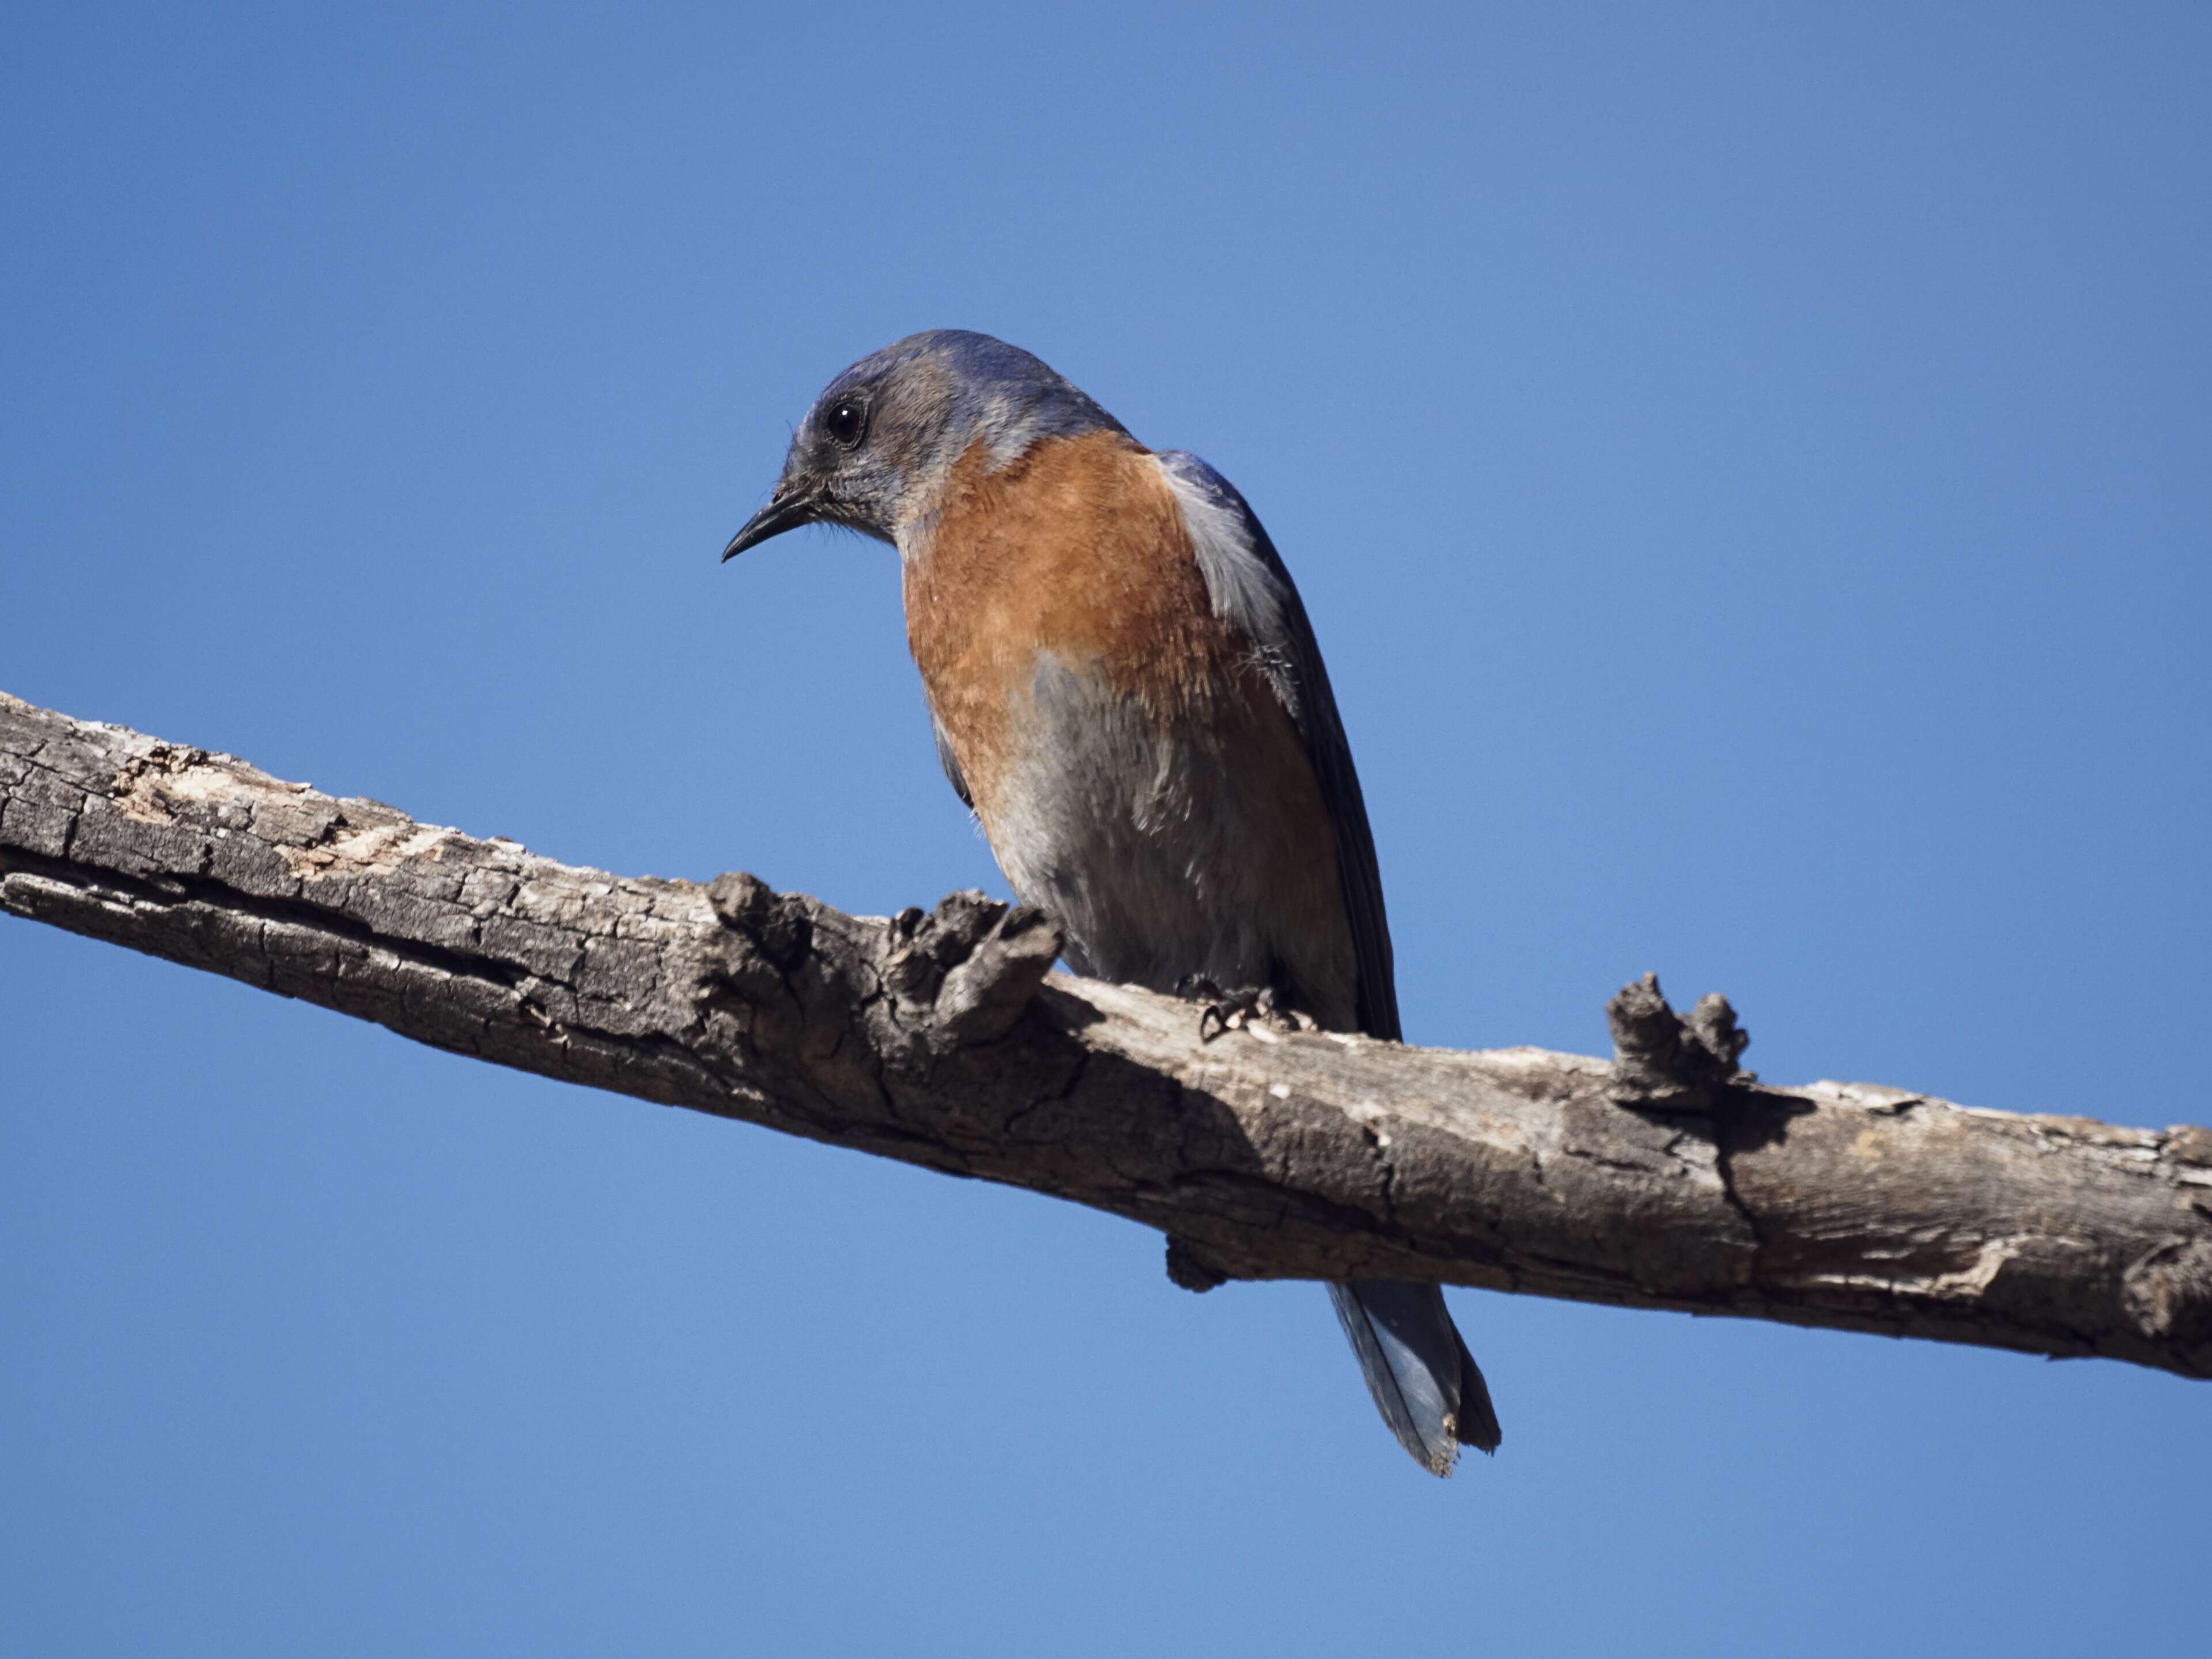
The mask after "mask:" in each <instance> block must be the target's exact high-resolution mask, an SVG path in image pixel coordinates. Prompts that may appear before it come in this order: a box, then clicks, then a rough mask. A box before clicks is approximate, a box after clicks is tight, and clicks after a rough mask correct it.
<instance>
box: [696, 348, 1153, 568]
mask: <svg viewBox="0 0 2212 1659" xmlns="http://www.w3.org/2000/svg"><path fill="white" fill-rule="evenodd" d="M1102 428H1103V429H1107V430H1111V431H1115V432H1119V431H1120V430H1121V422H1118V421H1116V420H1115V418H1114V417H1113V416H1111V415H1109V414H1108V413H1107V412H1106V411H1105V410H1103V409H1101V408H1099V407H1098V405H1097V404H1094V403H1092V402H1091V399H1090V398H1086V397H1085V396H1084V395H1083V393H1082V392H1079V391H1077V390H1076V389H1075V388H1074V387H1073V386H1070V385H1069V384H1068V383H1067V382H1066V380H1062V379H1061V378H1060V376H1059V375H1057V374H1054V373H1053V371H1052V370H1051V369H1050V368H1047V367H1046V366H1045V365H1044V364H1043V363H1042V362H1039V361H1038V360H1037V359H1036V358H1035V357H1032V356H1030V354H1029V353H1028V352H1026V351H1024V350H1023V349H1021V348H1020V347H1018V346H1011V345H1008V344H1007V343H1006V342H1005V341H1004V340H994V339H993V338H992V337H990V336H989V335H987V334H973V333H970V332H969V331H967V330H965V329H957V328H935V329H931V330H929V331H927V333H922V334H909V335H908V336H907V337H906V338H905V339H903V340H901V341H899V342H897V343H896V344H893V345H887V346H885V347H884V349H882V350H881V351H878V352H876V353H874V354H873V355H872V356H866V357H863V358H861V359H860V362H857V363H854V365H853V366H852V367H851V368H848V369H847V370H846V371H845V372H844V373H843V374H840V375H839V376H838V377H837V378H836V380H832V381H830V382H829V385H828V386H826V387H824V388H823V392H822V395H821V396H820V397H819V398H816V399H815V400H814V407H813V408H811V409H810V410H807V411H806V418H805V420H803V421H801V422H799V430H798V431H797V432H795V433H793V435H792V438H791V452H790V453H789V454H787V455H786V456H785V457H784V461H783V474H782V476H781V477H779V478H778V479H777V480H776V484H775V495H774V496H773V497H772V498H771V499H770V500H769V504H768V505H767V506H766V507H763V508H761V510H760V511H759V512H757V513H754V514H753V516H752V517H751V518H750V520H747V521H746V524H745V527H744V529H743V530H740V531H739V532H738V533H737V534H736V535H735V536H734V537H732V538H731V541H730V544H729V546H728V547H726V548H725V549H724V550H723V551H722V556H723V557H724V558H726V559H727V558H731V557H733V556H736V555H737V554H739V553H742V552H744V550H746V549H747V548H749V547H757V546H758V545H759V544H761V543H763V542H764V541H766V540H767V539H768V538H769V537H771V536H775V535H780V534H781V533H782V532H784V531H787V530H792V529H795V528H797V527H798V526H800V525H803V524H841V525H843V526H847V527H848V529H853V530H858V531H860V532H864V533H866V534H867V535H870V536H877V537H880V538H883V539H884V541H887V542H895V541H896V540H897V539H898V532H899V528H900V526H902V525H904V524H906V523H908V522H909V521H910V520H912V519H913V518H914V517H915V515H916V514H918V513H924V512H927V510H928V507H929V504H930V502H931V501H933V499H934V498H935V496H936V494H937V492H938V490H939V489H941V488H942V487H943V485H944V483H945V478H946V477H947V476H948V475H949V474H950V473H951V470H952V464H953V463H954V462H955V461H957V460H958V459H960V458H961V457H962V456H963V455H964V454H966V453H968V451H969V449H970V448H971V447H974V446H975V444H976V443H977V442H978V441H981V443H982V444H983V445H984V446H985V447H986V448H987V452H988V453H989V457H990V465H992V466H994V467H1000V466H1004V465H1007V464H1008V463H1009V462H1011V461H1012V460H1014V459H1017V458H1018V457H1019V456H1020V455H1021V454H1022V453H1023V452H1024V451H1025V450H1026V449H1028V448H1029V447H1030V445H1031V444H1033V443H1035V442H1036V441H1037V440H1039V439H1040V438H1070V437H1077V436H1079V435H1082V434H1083V433H1085V432H1096V431H1098V430H1101V429H1102Z"/></svg>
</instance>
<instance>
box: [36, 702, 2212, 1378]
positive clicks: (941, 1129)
mask: <svg viewBox="0 0 2212 1659" xmlns="http://www.w3.org/2000/svg"><path fill="white" fill-rule="evenodd" d="M0 908H4V909H6V910H8V911H9V912H12V913H13V914H15V915H19V916H24V917H27V918H30V919H32V920H33V921H44V922H48V923H51V924H52V925H53V926H56V927H65V928H68V929H70V930H71V931H73V932H76V933H86V934H89V935H91V936H92V937H94V938H96V939H107V940H110V941H112V942H113V943H115V944H118V945H129V946H131V947H132V948H133V949H135V950H139V951H147V952H149V953H150V954H152V955H155V956H159V957H167V958H168V959H169V960H171V961H173V962H181V963H185V964H187V965H188V966H191V967H195V968H204V969H209V970H210V971H212V972H216V973H220V974H226V975H229V976H230V977H232V978H234V979H239V980H243V981H246V983H248V984H252V985H258V986H260V987H263V988H264V989H266V990H270V991H275V992H277V993H278V994H282V995H285V996H291V997H298V998H300V999H301V1000H306V1001H309V1002H313V1003H317V1004H319V1005H321V1006H324V1007H327V1008H334V1009H337V1011H338V1012H342V1013H347V1014H352V1015H354V1016H356V1017H357V1018H362V1019H369V1020H374V1021H375V1022H377V1023H378V1024H381V1025H385V1026H387V1027H389V1028H390V1029H391V1030H394V1031H397V1032H398V1033H400V1034H401V1035H402V1036H409V1037H412V1038H414V1039H416V1041H418V1042H428V1043H430V1044H433V1045H435V1046H436V1047H438V1048H448V1049H452V1050H453V1051H455V1052H457V1053H460V1054H472V1055H475V1056H476V1057H477V1058H478V1059H482V1060H492V1061H494V1062H495V1063H498V1064H500V1065H505V1066H517V1067H520V1068H521V1069H523V1070H525V1071H531V1072H538V1073H544V1075H546V1076H548V1077H556V1078H561V1079H565V1080H567V1081H568V1082H572V1083H583V1084H589V1085H593V1086H595V1087H599V1088H604V1089H611V1090H614V1091H618V1092H621V1093H624V1094H631V1095H637V1096H640V1097H643V1098H645V1099H647V1100H654V1101H659V1102H662V1103H666V1104H669V1105H676V1106H686V1107H690V1108H692V1109H696V1110H699V1111H706V1112H712V1113H715V1114H718V1115H722V1116H726V1117H734V1118H742V1119H744V1120H746V1121H751V1122H756V1123H761V1124H764V1125H766V1126H768V1127H771V1128H775V1129H781V1130H785V1131H787V1132H789V1133H795V1134H803V1135H807V1136H810V1137H811V1138H813V1139H817V1140H824V1141H829V1142H831V1143H833V1144H835V1145H837V1146H851V1147H855V1148H858V1149H860V1150H861V1151H864V1152H876V1153H879V1154H881V1155H883V1156H884V1157H888V1158H902V1159H904V1160H905V1161H907V1162H908V1163H912V1164H921V1165H924V1166H926V1167H927V1168H930V1169H934V1170H944V1171H945V1172H946V1173H948V1174H954V1175H963V1176H981V1177H983V1178H985V1179H987V1180H993V1181H1000V1182H1007V1183H1009V1184H1012V1185H1015V1186H1020V1187H1026V1188H1031V1189H1033V1190H1035V1191H1038V1192H1042V1193H1049V1194H1053V1195H1054V1196H1056V1197H1060V1198H1066V1199H1071V1200H1074V1201H1076V1202H1078V1203H1082V1204H1088V1205H1091V1206H1094V1207H1096V1208H1098V1209H1102V1210H1106V1211H1109V1212H1113V1213H1115V1214H1116V1215H1123V1216H1127V1217H1130V1218H1133V1219H1134V1220H1138V1221H1141V1222H1144V1223H1146V1225H1151V1226H1153V1227H1157V1228H1158V1229H1160V1230H1161V1231H1163V1232H1164V1233H1165V1234H1167V1236H1168V1240H1169V1243H1168V1266H1169V1271H1170V1273H1171V1274H1172V1275H1173V1276H1174V1277H1175V1279H1176V1283H1178V1284H1181V1285H1187V1286H1189V1287H1190V1288H1193V1289H1204V1288H1206V1287H1208V1286H1210V1285H1214V1284H1218V1283H1220V1282H1222V1281H1223V1280H1224V1279H1232V1278H1255V1279H1256V1278H1301V1279H1352V1278H1364V1277H1399V1278H1407V1279H1437V1280H1443V1281H1445V1282H1449V1283H1453V1284H1462V1285H1480V1286H1483V1287H1485V1288H1487V1289H1492V1290H1504V1291H1528V1292H1533V1293H1535V1294H1539V1295H1545V1296H1558V1297H1572V1298H1575V1299H1578V1300H1582V1301H1589V1302H1602V1303H1609V1304H1616V1305H1620V1306H1626V1307H1644V1308H1668V1309H1677V1310H1688V1311H1692V1312H1699V1313H1710V1314H1734V1315H1741V1316H1753V1317H1758V1318H1765V1319H1776V1320H1782V1321H1786V1322H1793V1323H1798V1324H1806V1325H1820V1326H1827V1327H1831V1328H1842V1329H1848V1330H1861V1331H1870V1332H1879V1333H1884V1334H1890V1335H1894V1336H1923V1337H1934V1338H1940V1339H1942V1340H1950V1341H1960V1342H1976V1343H1984V1344H1988V1345H1990V1346H1998V1347H2007V1348H2015V1349H2021V1350H2024V1351H2027V1352H2037V1353H2045V1354H2051V1355H2088V1354H2101V1355H2106V1356H2109V1357H2111V1358H2119V1359H2127V1360H2132V1361H2135V1362H2136V1363H2137V1364H2145V1365H2151V1366H2156V1367H2159V1368H2160V1369H2163V1370H2170V1371H2175V1372H2179V1373H2180V1374H2181V1375H2184V1376H2200V1377H2201V1376H2212V1131H2207V1130H2205V1129H2203V1128H2197V1127H2186V1126H2185V1127H2176V1128H2172V1129H2168V1130H2166V1131H2165V1132H2163V1133H2155V1132H2150V1131H2145V1130H2137V1129H2124V1128H2116V1127H2111V1126H2108V1125H2106V1124H2102V1123H2098V1122H2094V1121H2091V1120H2089V1119H2087V1118H2074V1117H2047V1116H2038V1117H2023V1116H2016V1115H2010V1114H2007V1113H2002V1112H1994V1111H1984V1110H1979V1109H1972V1108H1968V1107H1961V1106H1955V1105H1952V1104H1950V1103H1948V1102H1944V1101H1940V1100H1934V1099H1929V1098H1928V1097H1923V1096H1918V1095H1913V1094H1909V1093H1906V1092H1905V1091H1900V1090H1894V1089H1886V1088H1880V1087H1875V1086H1872V1085H1855V1084H1835V1083H1819V1084H1814V1085H1808V1086H1807V1087H1804V1088H1796V1089H1784V1088H1777V1087H1774V1086H1772V1085H1765V1084H1762V1083H1760V1082H1759V1081H1758V1080H1757V1079H1755V1078H1754V1077H1753V1076H1752V1075H1751V1074H1750V1073H1745V1072H1741V1071H1740V1070H1738V1069H1737V1066H1736V1061H1737V1060H1738V1058H1739V1056H1740V1055H1741V1051H1742V1048H1743V1042H1744V1036H1743V1033H1742V1032H1741V1030H1740V1029H1739V1028H1738V1027H1737V1026H1736V1024H1735V1014H1734V1012H1733V1011H1731V1010H1730V1009H1729V1007H1728V1006H1727V1005H1726V1003H1724V1002H1723V1001H1721V1000H1719V999H1717V998H1708V999H1706V1000H1705V1001H1704V1002H1701V1003H1700V1004H1699V1006H1698V1007H1697V1008H1696V1009H1695V1010H1693V1011H1692V1012H1691V1014H1690V1015H1688V1016H1687V1017H1682V1016H1678V1015H1676V1014H1675V1013H1674V1011H1673V1010H1671V1009H1670V1008H1668V1006H1667V1004H1666V1001H1665V1000H1664V998H1663V997H1662V996H1661V995H1660V994H1659V990H1658V987H1657V985H1656V981H1651V980H1650V979H1648V978H1647V979H1646V980H1645V981H1644V982H1643V983H1642V984H1640V985H1637V986H1632V987H1628V988H1627V989H1626V990H1625V991H1624V992H1622V993H1621V994H1620V996H1618V997H1616V998H1615V999H1614V1001H1613V1006H1612V1008H1611V1010H1610V1012H1611V1013H1612V1015H1613V1029H1614V1034H1615V1041H1616V1044H1617V1047H1618V1059H1617V1061H1613V1062H1608V1061H1605V1060H1592V1059H1586V1058H1583V1057H1581V1056H1578V1055H1574V1054H1551V1053H1547V1052H1545V1051H1543V1050H1540V1049H1535V1048H1508V1049H1501V1050H1496V1051H1492V1052H1486V1053H1474V1054H1462V1053H1454V1052H1449V1051H1445V1050H1438V1049H1422V1048H1406V1047H1401V1046H1400V1045H1397V1044H1395V1043H1387V1042H1375V1041H1371V1040H1370V1039H1367V1038H1364V1037H1353V1036H1340V1035H1335V1034H1328V1033H1317V1032H1306V1031H1295V1030H1275V1029H1271V1028H1270V1027H1268V1026H1267V1025H1265V1024H1246V1025H1245V1026H1244V1027H1243V1029H1240V1030H1232V1031H1229V1032H1225V1033H1224V1034H1223V1035H1221V1036H1218V1037H1217V1038H1215V1039H1214V1040H1212V1041H1211V1042H1200V1040H1199V1029H1200V1024H1199V1010H1198V1008H1197V1007H1196V1006H1195V1005H1193V1004H1189V1003H1185V1002H1180V1001H1177V1000H1174V999H1172V998H1169V997H1163V996H1157V995H1154V994H1150V993H1148V992H1144V991H1139V990H1136V989H1133V988H1131V987H1124V986H1111V985H1105V984H1100V983H1097V982H1095V981H1086V980H1079V979H1074V978H1072V977H1070V976H1068V975H1064V974H1057V973H1052V972H1050V971H1049V970H1050V969H1051V965H1052V962H1053V959H1054V955H1055V954H1056V952H1057V950H1058V947H1059V937H1058V935H1057V933H1055V932H1054V929H1053V927H1052V926H1051V924H1050V922H1049V921H1048V920H1047V919H1046V918H1044V917H1042V916H1041V915H1037V914H1036V913H1035V912H1032V911H1024V910H1020V909H1009V908H1007V907H1006V906H1004V905H1001V904H998V903H996V902H993V901H990V900H988V899H986V898H984V897H982V896H981V895H979V894H974V893H956V894H954V895H953V896H951V897H950V898H948V899H946V900H945V901H944V902H942V903H940V904H939V905H938V906H937V907H936V908H935V909H933V910H931V911H929V912H927V913H924V912H922V911H921V910H915V909H909V910H906V911H903V912H902V913H901V914H900V915H896V916H894V917H892V918H890V920H889V921H884V920H883V919H880V918H871V917H860V916H849V915H844V914H842V912H840V911H837V910H834V909H831V908H829V906H827V905H824V904H822V903H820V902H817V901H816V900H814V899H811V898H808V897H806V896H804V895H799V894H779V893H775V892H773V891H771V890H769V889H768V888H767V887H766V886H764V885H763V884H762V883H760V882H759V881H757V880H756V879H754V878H752V877H750V876H744V875H726V876H721V877H719V878H716V879H715V880H714V882H713V883H711V884H708V885H705V886H701V885H698V884H694V883H690V882H683V881H661V880H655V879H651V878H647V879H635V880H634V879H629V878H622V877H617V876H610V875H606V874H604V873H602V872H599V871H595V870H583V869H575V868H571V867H569V866H564V865H560V864H556V863H554V862H552V861H551V860H547V859H541V858H536V857H533V856H532V855H531V854H529V853H527V852H526V851H525V850H524V849H523V848H520V847H518V846H516V845H515V844H514V843H513V842H507V841H500V840H492V841H479V840H477V839H475V838H474V837H471V836H465V835H462V834H460V833H459V832H458V831H456V830H452V829H439V828H436V827H434V826H431V825H427V824H419V823H415V822H414V821H413V820H411V819H410V818H409V817H406V816H405V815H404V813H401V812H399V811H396V810H395V809H393V808H392V807H389V806H386V805H380V803H378V802H375V801H371V800H364V799H332V798H331V797H329V796H326V795H323V794H319V793H316V792H315V791H314V790H313V789H310V788H308V787H306V786H305V785H301V784H294V783H285V782H282V781H278V780H276V779H273V778H270V777H268V776H266V775H264V774H262V773H260V772H258V771H256V770H254V769H252V767H250V766H247V765H246V764H245V763H243V762H240V761H238V760H235V759H234V758H232V757H228V756H224V755H213V754H209V753H207V752H206V751H204V750H198V749H191V748H185V747H181V746H179V745H176V744H167V743H162V742H160V741H158V740H156V739H155V738H147V737H143V736H141V735H139V734H138V733H137V732H130V731H126V730H124V729H122V728H120V727H116V726H97V725H91V724H88V723H84V722H81V721H77V720H70V719H69V718H67V717H66V716H64V715H61V714H54V713H52V712H50V711H47V710H44V709H40V708H33V707H32V706H31V705H29V704H27V703H24V702H18V701H16V700H15V699H14V698H10V697H7V696H4V695H0Z"/></svg>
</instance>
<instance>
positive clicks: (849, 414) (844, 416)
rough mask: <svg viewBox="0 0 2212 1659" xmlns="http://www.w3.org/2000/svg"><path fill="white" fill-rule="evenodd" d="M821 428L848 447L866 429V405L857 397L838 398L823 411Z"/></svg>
mask: <svg viewBox="0 0 2212 1659" xmlns="http://www.w3.org/2000/svg"><path fill="white" fill-rule="evenodd" d="M822 429H823V431H824V432H827V433H828V434H829V435H830V436H831V437H832V438H834V439H836V441H838V442H839V443H840V444H842V445H843V446H844V447H846V448H847V449H850V448H852V447H854V445H855V444H857V443H859V442H860V435H861V434H862V433H864V432H866V430H867V429H868V406H867V405H866V404H864V403H862V402H861V401H860V399H859V398H839V399H838V400H837V401H836V403H834V404H830V405H829V409H828V410H827V411H825V412H824V413H823V416H822Z"/></svg>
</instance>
